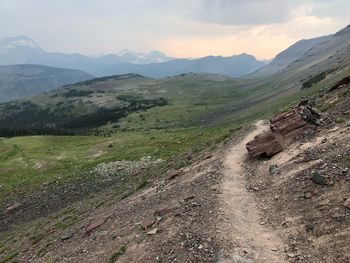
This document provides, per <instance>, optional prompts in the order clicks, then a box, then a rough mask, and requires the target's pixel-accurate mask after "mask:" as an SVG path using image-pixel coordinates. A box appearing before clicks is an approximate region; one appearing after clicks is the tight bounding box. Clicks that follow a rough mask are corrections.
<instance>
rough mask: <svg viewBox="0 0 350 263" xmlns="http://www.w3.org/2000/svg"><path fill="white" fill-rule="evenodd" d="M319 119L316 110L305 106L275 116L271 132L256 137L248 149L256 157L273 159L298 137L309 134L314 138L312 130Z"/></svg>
mask: <svg viewBox="0 0 350 263" xmlns="http://www.w3.org/2000/svg"><path fill="white" fill-rule="evenodd" d="M319 118H320V115H319V113H317V112H316V110H315V109H313V108H311V107H303V106H300V107H297V108H295V109H293V110H290V111H287V112H284V113H282V114H279V115H277V116H274V117H273V118H271V119H270V131H268V132H265V133H262V134H260V135H258V136H256V137H255V139H254V140H253V141H250V142H248V144H247V145H246V148H247V150H248V152H249V154H250V155H252V156H254V157H255V156H266V157H271V156H273V155H275V154H277V153H278V152H281V151H283V149H284V147H286V146H287V145H288V144H289V143H290V142H292V141H293V140H295V138H296V137H297V136H299V135H301V134H303V133H307V132H309V134H310V135H312V136H313V133H312V128H313V125H316V126H317V123H318V119H319ZM312 136H311V137H312Z"/></svg>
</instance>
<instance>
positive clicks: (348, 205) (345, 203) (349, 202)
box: [343, 197, 350, 209]
mask: <svg viewBox="0 0 350 263" xmlns="http://www.w3.org/2000/svg"><path fill="white" fill-rule="evenodd" d="M343 205H344V206H345V207H346V208H348V209H350V197H349V198H348V199H347V200H346V201H345V202H344V204H343Z"/></svg>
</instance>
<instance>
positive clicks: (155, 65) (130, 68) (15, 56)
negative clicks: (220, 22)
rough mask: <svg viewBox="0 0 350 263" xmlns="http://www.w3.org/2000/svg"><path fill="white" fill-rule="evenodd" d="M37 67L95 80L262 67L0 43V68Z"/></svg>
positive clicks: (243, 59) (20, 40)
mask: <svg viewBox="0 0 350 263" xmlns="http://www.w3.org/2000/svg"><path fill="white" fill-rule="evenodd" d="M13 64H40V65H46V66H51V67H62V68H70V69H78V70H82V71H84V72H88V73H90V74H92V75H95V76H110V75H121V74H128V73H138V74H142V75H145V76H147V77H167V76H174V75H178V74H183V73H190V72H195V73H216V74H222V75H227V76H232V77H240V76H243V75H247V74H249V73H252V72H254V71H256V70H258V69H260V68H261V67H263V66H264V65H265V62H262V61H257V60H256V58H255V57H253V56H251V55H247V54H242V55H238V56H232V57H213V56H209V57H205V58H200V59H193V60H192V59H175V58H171V57H167V56H166V55H165V54H163V53H161V52H159V51H151V52H150V53H148V54H142V53H138V52H132V51H129V50H122V51H121V52H119V53H118V54H107V55H103V56H98V57H88V56H83V55H80V54H65V53H52V52H46V51H44V50H43V49H41V48H40V47H39V45H38V44H36V43H35V42H34V41H33V40H31V39H30V38H28V37H25V36H18V37H13V38H5V39H3V40H0V65H13Z"/></svg>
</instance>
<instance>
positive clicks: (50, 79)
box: [0, 65, 94, 102]
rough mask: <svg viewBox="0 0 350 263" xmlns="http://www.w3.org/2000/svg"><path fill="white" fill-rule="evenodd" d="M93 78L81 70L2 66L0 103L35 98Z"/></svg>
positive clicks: (33, 66)
mask: <svg viewBox="0 0 350 263" xmlns="http://www.w3.org/2000/svg"><path fill="white" fill-rule="evenodd" d="M92 78H94V76H92V75H90V74H87V73H85V72H82V71H79V70H71V69H62V68H51V67H46V66H41V65H13V66H0V102H4V101H10V100H15V99H21V98H25V97H29V96H33V95H36V94H39V93H43V92H46V91H49V90H53V89H55V88H58V87H61V86H62V85H66V84H69V83H74V82H78V81H83V80H88V79H92Z"/></svg>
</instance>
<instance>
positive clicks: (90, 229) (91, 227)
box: [85, 219, 105, 235]
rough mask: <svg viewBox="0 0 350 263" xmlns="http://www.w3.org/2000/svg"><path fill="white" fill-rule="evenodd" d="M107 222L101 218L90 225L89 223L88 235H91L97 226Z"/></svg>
mask: <svg viewBox="0 0 350 263" xmlns="http://www.w3.org/2000/svg"><path fill="white" fill-rule="evenodd" d="M104 222H105V220H104V219H100V220H98V221H96V222H94V223H92V224H90V225H88V226H87V227H86V228H85V234H86V235H90V234H91V232H92V231H94V230H95V229H96V228H99V227H100V226H101V225H103V224H104Z"/></svg>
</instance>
